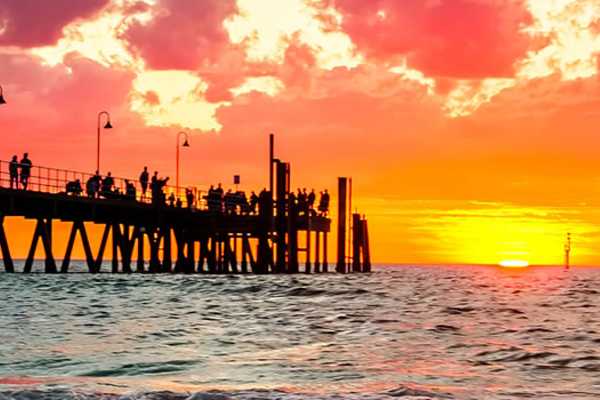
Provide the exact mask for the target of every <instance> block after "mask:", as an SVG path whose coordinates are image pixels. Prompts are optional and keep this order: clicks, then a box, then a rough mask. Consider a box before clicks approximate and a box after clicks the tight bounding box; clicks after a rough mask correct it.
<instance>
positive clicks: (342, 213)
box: [336, 178, 348, 274]
mask: <svg viewBox="0 0 600 400" xmlns="http://www.w3.org/2000/svg"><path fill="white" fill-rule="evenodd" d="M347 190H348V178H338V237H337V242H338V243H337V266H336V271H337V272H339V273H342V274H344V273H346V215H347V214H346V211H347V202H346V200H347V198H348V192H347Z"/></svg>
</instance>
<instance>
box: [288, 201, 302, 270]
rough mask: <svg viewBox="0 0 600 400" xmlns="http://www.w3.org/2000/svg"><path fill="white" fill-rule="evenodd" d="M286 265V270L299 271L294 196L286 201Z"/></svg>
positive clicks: (296, 213)
mask: <svg viewBox="0 0 600 400" xmlns="http://www.w3.org/2000/svg"><path fill="white" fill-rule="evenodd" d="M288 246H289V247H288V248H287V250H288V265H287V272H288V273H290V274H297V273H298V272H300V265H299V263H298V205H297V204H295V202H294V197H293V196H290V198H289V203H288Z"/></svg>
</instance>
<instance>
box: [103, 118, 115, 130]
mask: <svg viewBox="0 0 600 400" xmlns="http://www.w3.org/2000/svg"><path fill="white" fill-rule="evenodd" d="M112 127H113V126H112V124H111V123H110V120H108V121H106V125H104V129H112Z"/></svg>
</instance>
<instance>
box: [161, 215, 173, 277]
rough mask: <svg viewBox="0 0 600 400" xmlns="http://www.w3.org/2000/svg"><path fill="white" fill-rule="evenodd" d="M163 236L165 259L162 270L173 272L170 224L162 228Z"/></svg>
mask: <svg viewBox="0 0 600 400" xmlns="http://www.w3.org/2000/svg"><path fill="white" fill-rule="evenodd" d="M161 232H162V237H163V260H162V272H171V267H172V264H173V263H172V260H171V227H170V226H169V225H165V226H163V228H162V229H161Z"/></svg>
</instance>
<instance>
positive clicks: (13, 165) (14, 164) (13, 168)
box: [8, 156, 19, 189]
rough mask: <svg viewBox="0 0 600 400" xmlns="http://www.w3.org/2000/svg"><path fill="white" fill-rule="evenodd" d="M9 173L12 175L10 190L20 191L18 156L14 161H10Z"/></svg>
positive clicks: (14, 157)
mask: <svg viewBox="0 0 600 400" xmlns="http://www.w3.org/2000/svg"><path fill="white" fill-rule="evenodd" d="M8 172H9V175H10V188H11V189H13V186H14V189H18V188H19V159H18V158H17V156H13V157H12V160H10V164H9V165H8Z"/></svg>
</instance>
